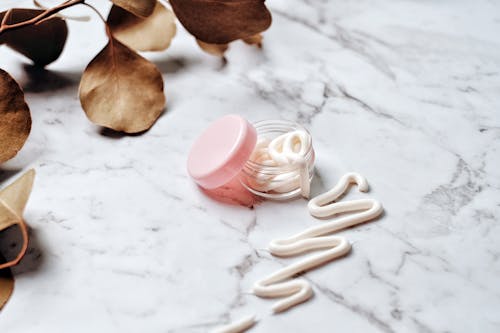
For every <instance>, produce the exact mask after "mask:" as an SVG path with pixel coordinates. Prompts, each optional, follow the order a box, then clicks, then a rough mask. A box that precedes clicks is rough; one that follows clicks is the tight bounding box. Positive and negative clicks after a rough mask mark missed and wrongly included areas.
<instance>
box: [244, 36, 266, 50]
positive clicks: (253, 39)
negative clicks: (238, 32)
mask: <svg viewBox="0 0 500 333" xmlns="http://www.w3.org/2000/svg"><path fill="white" fill-rule="evenodd" d="M262 39H263V37H262V34H255V35H253V36H249V37H246V38H243V41H244V42H245V43H247V44H250V45H256V46H257V47H262Z"/></svg>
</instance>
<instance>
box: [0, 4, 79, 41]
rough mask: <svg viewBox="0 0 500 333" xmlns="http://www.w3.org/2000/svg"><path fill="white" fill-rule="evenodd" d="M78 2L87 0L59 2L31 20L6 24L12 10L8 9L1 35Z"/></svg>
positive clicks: (1, 27)
mask: <svg viewBox="0 0 500 333" xmlns="http://www.w3.org/2000/svg"><path fill="white" fill-rule="evenodd" d="M78 4H85V0H66V1H65V2H63V3H61V4H59V5H57V6H55V7H52V8H49V9H47V10H45V11H44V12H42V13H40V14H39V15H37V16H35V17H33V18H32V19H29V20H26V21H23V22H18V23H14V24H6V23H7V22H6V21H7V20H8V19H6V18H5V17H6V16H7V15H9V16H10V12H11V11H10V10H9V11H7V13H5V16H4V20H2V24H1V25H0V35H1V34H2V33H4V32H6V31H10V30H17V29H21V28H24V27H26V26H29V25H34V24H37V23H39V22H41V21H43V20H45V19H46V18H48V17H50V16H52V15H54V14H56V13H58V12H60V11H61V10H63V9H66V8H69V7H72V6H74V5H78Z"/></svg>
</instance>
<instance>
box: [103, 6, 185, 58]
mask: <svg viewBox="0 0 500 333" xmlns="http://www.w3.org/2000/svg"><path fill="white" fill-rule="evenodd" d="M107 23H108V26H109V28H110V30H111V32H112V33H113V36H114V37H115V38H116V39H118V40H119V41H120V42H122V43H123V44H125V45H127V46H128V47H130V48H132V49H134V50H137V51H161V50H165V49H166V48H167V47H169V46H170V42H171V41H172V39H173V38H174V36H175V32H176V27H175V15H174V13H173V12H172V11H171V10H169V9H167V8H165V6H163V5H162V4H161V3H159V2H157V3H156V7H155V9H154V11H153V13H152V14H151V15H149V16H148V17H146V18H142V17H139V16H136V15H134V14H132V13H130V12H128V11H126V10H125V9H123V8H121V7H118V6H115V5H113V7H111V11H110V12H109V15H108V19H107Z"/></svg>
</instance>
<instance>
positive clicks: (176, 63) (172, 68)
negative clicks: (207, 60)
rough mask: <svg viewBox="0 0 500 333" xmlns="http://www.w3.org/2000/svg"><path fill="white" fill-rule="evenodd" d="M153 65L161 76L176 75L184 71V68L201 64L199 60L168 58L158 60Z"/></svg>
mask: <svg viewBox="0 0 500 333" xmlns="http://www.w3.org/2000/svg"><path fill="white" fill-rule="evenodd" d="M153 63H154V64H155V65H156V67H158V69H159V70H160V72H161V73H162V74H176V73H179V72H182V71H184V70H185V69H186V68H189V67H194V66H196V65H199V64H201V63H202V61H201V59H198V58H188V57H169V58H165V59H160V60H154V61H153Z"/></svg>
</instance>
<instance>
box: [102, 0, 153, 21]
mask: <svg viewBox="0 0 500 333" xmlns="http://www.w3.org/2000/svg"><path fill="white" fill-rule="evenodd" d="M111 2H113V3H114V4H115V5H117V6H119V7H122V8H123V9H125V10H126V11H129V12H131V13H132V14H134V15H137V16H142V17H147V16H149V15H151V14H152V13H153V10H154V9H155V5H156V2H157V0H111Z"/></svg>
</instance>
